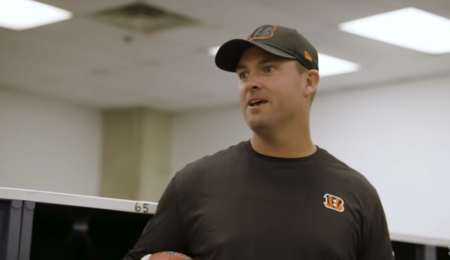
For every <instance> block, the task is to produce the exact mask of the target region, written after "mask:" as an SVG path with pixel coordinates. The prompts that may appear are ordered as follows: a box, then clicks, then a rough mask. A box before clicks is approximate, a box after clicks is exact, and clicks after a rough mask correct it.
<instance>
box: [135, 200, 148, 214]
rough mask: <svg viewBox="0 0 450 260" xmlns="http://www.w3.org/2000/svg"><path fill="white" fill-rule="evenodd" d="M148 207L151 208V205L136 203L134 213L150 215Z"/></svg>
mask: <svg viewBox="0 0 450 260" xmlns="http://www.w3.org/2000/svg"><path fill="white" fill-rule="evenodd" d="M148 206H150V204H148V203H139V202H136V204H135V205H134V211H136V212H141V213H148V211H149V208H148Z"/></svg>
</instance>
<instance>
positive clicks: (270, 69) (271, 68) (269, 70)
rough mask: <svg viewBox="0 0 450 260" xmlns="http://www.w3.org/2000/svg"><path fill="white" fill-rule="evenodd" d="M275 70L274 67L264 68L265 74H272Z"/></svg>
mask: <svg viewBox="0 0 450 260" xmlns="http://www.w3.org/2000/svg"><path fill="white" fill-rule="evenodd" d="M273 70H274V68H273V67H272V66H267V67H264V72H272V71H273Z"/></svg>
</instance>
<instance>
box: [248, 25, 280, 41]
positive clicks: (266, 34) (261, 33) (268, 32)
mask: <svg viewBox="0 0 450 260" xmlns="http://www.w3.org/2000/svg"><path fill="white" fill-rule="evenodd" d="M276 30H277V27H276V26H273V25H263V26H261V27H258V28H257V29H256V30H255V31H254V32H253V33H252V34H251V35H250V36H249V37H248V38H249V39H248V40H249V41H252V40H258V39H259V40H262V39H269V38H272V37H273V33H274V32H275V31H276Z"/></svg>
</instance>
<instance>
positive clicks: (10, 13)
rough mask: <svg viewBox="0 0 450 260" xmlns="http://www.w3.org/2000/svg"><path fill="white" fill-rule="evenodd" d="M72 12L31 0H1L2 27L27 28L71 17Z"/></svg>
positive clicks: (0, 22) (0, 20) (17, 29)
mask: <svg viewBox="0 0 450 260" xmlns="http://www.w3.org/2000/svg"><path fill="white" fill-rule="evenodd" d="M71 17H72V13H70V12H68V11H66V10H63V9H60V8H57V7H54V6H50V5H47V4H43V3H39V2H36V1H31V0H0V27H4V28H7V29H11V30H16V31H20V30H26V29H30V28H33V27H38V26H43V25H46V24H50V23H56V22H60V21H64V20H67V19H70V18H71Z"/></svg>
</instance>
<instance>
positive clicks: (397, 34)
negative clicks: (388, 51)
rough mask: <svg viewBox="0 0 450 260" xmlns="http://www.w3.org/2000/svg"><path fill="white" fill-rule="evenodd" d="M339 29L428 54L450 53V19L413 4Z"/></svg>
mask: <svg viewBox="0 0 450 260" xmlns="http://www.w3.org/2000/svg"><path fill="white" fill-rule="evenodd" d="M339 28H340V29H341V30H342V31H345V32H349V33H352V34H356V35H360V36H363V37H367V38H370V39H374V40H377V41H381V42H385V43H389V44H393V45H396V46H400V47H402V48H407V49H411V50H415V51H419V52H424V53H428V54H442V53H448V52H450V19H447V18H444V17H441V16H438V15H435V14H432V13H428V12H425V11H422V10H419V9H416V8H413V7H410V8H404V9H400V10H397V11H392V12H387V13H382V14H378V15H374V16H369V17H366V18H362V19H357V20H354V21H350V22H346V23H342V24H340V25H339Z"/></svg>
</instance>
